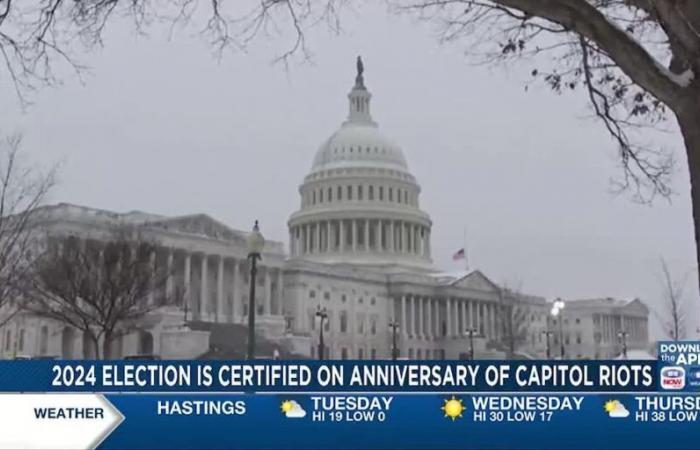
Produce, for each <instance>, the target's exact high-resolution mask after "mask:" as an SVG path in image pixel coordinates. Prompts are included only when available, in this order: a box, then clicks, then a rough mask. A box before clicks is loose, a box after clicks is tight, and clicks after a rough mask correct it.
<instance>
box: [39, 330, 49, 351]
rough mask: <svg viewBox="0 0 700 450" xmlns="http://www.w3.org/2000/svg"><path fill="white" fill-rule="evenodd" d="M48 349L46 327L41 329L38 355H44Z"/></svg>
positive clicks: (47, 331)
mask: <svg viewBox="0 0 700 450" xmlns="http://www.w3.org/2000/svg"><path fill="white" fill-rule="evenodd" d="M48 349H49V327H47V326H46V325H44V326H42V327H41V335H40V337H39V354H40V355H45V354H46V353H47V352H48Z"/></svg>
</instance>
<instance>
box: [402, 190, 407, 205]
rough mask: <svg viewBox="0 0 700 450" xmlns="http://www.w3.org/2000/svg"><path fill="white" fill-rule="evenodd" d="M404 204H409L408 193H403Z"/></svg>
mask: <svg viewBox="0 0 700 450" xmlns="http://www.w3.org/2000/svg"><path fill="white" fill-rule="evenodd" d="M403 202H404V203H408V191H403Z"/></svg>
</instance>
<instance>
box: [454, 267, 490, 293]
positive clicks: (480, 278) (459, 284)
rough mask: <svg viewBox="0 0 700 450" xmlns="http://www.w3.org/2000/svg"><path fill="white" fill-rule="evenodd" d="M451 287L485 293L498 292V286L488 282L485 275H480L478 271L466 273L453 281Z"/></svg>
mask: <svg viewBox="0 0 700 450" xmlns="http://www.w3.org/2000/svg"><path fill="white" fill-rule="evenodd" d="M452 286H453V287H456V288H461V289H473V290H476V291H487V292H498V291H499V289H498V286H497V285H496V284H495V283H494V282H493V281H491V280H489V279H488V278H487V277H486V275H484V274H483V273H481V271H479V270H475V271H473V272H470V273H468V274H467V275H465V276H463V277H462V278H459V279H457V280H455V281H454V282H453V283H452Z"/></svg>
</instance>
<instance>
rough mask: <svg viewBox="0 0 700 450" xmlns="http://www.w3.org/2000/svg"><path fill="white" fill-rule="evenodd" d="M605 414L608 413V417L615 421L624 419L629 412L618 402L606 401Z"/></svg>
mask: <svg viewBox="0 0 700 450" xmlns="http://www.w3.org/2000/svg"><path fill="white" fill-rule="evenodd" d="M605 412H606V413H608V416H610V417H612V418H615V419H624V418H625V417H627V416H629V415H630V412H629V410H628V409H627V408H625V405H623V404H622V403H621V402H620V401H619V400H608V401H607V402H605Z"/></svg>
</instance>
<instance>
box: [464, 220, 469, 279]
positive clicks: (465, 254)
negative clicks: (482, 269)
mask: <svg viewBox="0 0 700 450" xmlns="http://www.w3.org/2000/svg"><path fill="white" fill-rule="evenodd" d="M463 248H464V268H465V269H466V271H467V272H469V251H468V248H467V227H466V226H465V227H464V247H463Z"/></svg>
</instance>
